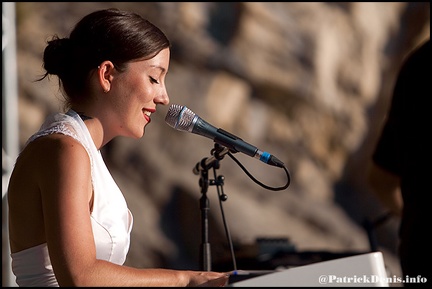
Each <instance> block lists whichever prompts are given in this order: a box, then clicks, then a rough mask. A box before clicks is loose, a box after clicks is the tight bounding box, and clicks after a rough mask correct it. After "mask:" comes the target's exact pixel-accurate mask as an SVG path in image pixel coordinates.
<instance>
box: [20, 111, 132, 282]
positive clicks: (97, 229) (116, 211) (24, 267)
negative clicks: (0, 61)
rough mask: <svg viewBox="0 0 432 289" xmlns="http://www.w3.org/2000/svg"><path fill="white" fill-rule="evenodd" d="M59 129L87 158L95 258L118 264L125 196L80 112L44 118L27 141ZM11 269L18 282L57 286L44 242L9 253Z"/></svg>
mask: <svg viewBox="0 0 432 289" xmlns="http://www.w3.org/2000/svg"><path fill="white" fill-rule="evenodd" d="M52 133H61V134H65V135H68V136H71V137H73V138H74V139H76V140H78V141H79V142H80V143H81V144H82V145H83V146H84V147H85V149H86V150H87V152H88V154H89V156H90V161H91V173H92V183H93V184H92V185H93V190H94V204H93V212H92V213H91V224H92V228H93V235H94V240H95V245H96V258H97V259H100V260H106V261H110V262H112V263H116V264H119V265H122V264H123V263H124V262H125V260H126V255H127V253H128V251H129V245H130V232H131V229H132V225H133V217H132V214H131V212H130V211H129V209H128V207H127V204H126V200H125V199H124V196H123V194H122V192H121V191H120V189H119V187H118V186H117V184H116V182H115V181H114V179H113V178H112V175H111V173H110V172H109V171H108V168H107V167H106V165H105V162H104V160H103V158H102V155H101V152H100V151H99V150H97V148H96V146H95V145H94V142H93V139H92V138H91V135H90V133H89V131H88V129H87V126H86V125H85V124H84V122H83V121H82V119H81V118H80V116H79V115H78V114H77V113H76V112H75V111H73V110H69V111H68V112H67V113H66V114H62V113H57V114H54V115H51V116H50V117H48V118H47V120H46V121H45V122H44V124H43V125H42V126H41V128H40V130H39V131H38V132H37V133H35V134H34V135H33V136H31V137H30V138H29V140H28V141H27V144H28V143H30V142H32V141H33V140H35V139H36V138H38V137H41V136H45V135H48V134H52ZM11 257H12V271H13V273H14V275H15V276H16V282H17V284H18V285H19V286H26V287H27V286H37V287H47V286H59V285H58V283H57V280H56V278H55V276H54V272H53V269H52V266H51V261H50V258H49V254H48V248H47V244H46V243H44V244H41V245H39V246H35V247H32V248H28V249H26V250H23V251H20V252H16V253H13V254H11Z"/></svg>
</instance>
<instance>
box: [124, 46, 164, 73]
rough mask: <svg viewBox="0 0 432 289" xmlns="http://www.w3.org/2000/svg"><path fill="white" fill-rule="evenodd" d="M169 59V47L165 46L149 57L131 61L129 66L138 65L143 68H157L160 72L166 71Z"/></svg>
mask: <svg viewBox="0 0 432 289" xmlns="http://www.w3.org/2000/svg"><path fill="white" fill-rule="evenodd" d="M169 61H170V50H169V48H165V49H163V50H161V51H160V52H159V53H158V54H156V55H155V56H154V57H152V58H150V59H144V60H138V61H134V62H131V63H130V65H131V67H134V66H135V67H137V68H138V67H139V68H141V69H142V68H145V69H157V70H160V71H161V72H167V71H168V67H169Z"/></svg>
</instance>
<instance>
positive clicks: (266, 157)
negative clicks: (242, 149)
mask: <svg viewBox="0 0 432 289" xmlns="http://www.w3.org/2000/svg"><path fill="white" fill-rule="evenodd" d="M270 156H271V155H270V154H269V153H268V152H263V153H262V155H261V157H260V161H262V162H265V163H268V161H269V159H270Z"/></svg>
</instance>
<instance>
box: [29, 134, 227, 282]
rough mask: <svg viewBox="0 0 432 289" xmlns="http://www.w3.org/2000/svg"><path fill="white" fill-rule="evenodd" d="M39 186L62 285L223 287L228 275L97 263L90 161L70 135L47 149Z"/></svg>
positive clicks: (51, 245)
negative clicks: (91, 219) (92, 217)
mask: <svg viewBox="0 0 432 289" xmlns="http://www.w3.org/2000/svg"><path fill="white" fill-rule="evenodd" d="M46 152H47V154H46V156H45V159H46V165H44V169H43V170H40V172H39V176H38V179H39V186H40V189H41V192H42V204H43V211H44V219H45V230H46V238H47V243H48V248H49V254H50V258H51V263H52V265H53V269H54V272H55V275H56V278H57V281H58V283H59V285H60V286H85V287H87V286H110V287H115V286H141V287H143V286H197V285H201V286H203V285H207V286H223V285H225V284H226V283H227V280H228V277H227V274H225V273H216V272H196V271H186V270H184V271H181V270H169V269H136V268H131V267H127V266H121V265H117V264H114V263H111V262H108V261H104V260H97V259H96V248H95V245H94V239H93V233H92V227H91V221H90V203H91V197H92V186H91V167H90V160H89V156H88V154H87V152H86V151H85V149H84V148H83V147H82V146H81V145H80V144H79V143H78V142H76V141H75V140H73V139H71V138H70V137H59V138H58V139H57V143H56V144H55V145H50V146H49V147H47V149H46Z"/></svg>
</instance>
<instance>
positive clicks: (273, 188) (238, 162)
mask: <svg viewBox="0 0 432 289" xmlns="http://www.w3.org/2000/svg"><path fill="white" fill-rule="evenodd" d="M228 155H229V156H230V158H232V159H233V160H234V161H235V162H236V163H237V165H238V166H239V167H240V168H241V169H242V170H243V171H244V172H245V173H246V174H247V175H248V176H249V177H250V178H251V179H252V180H253V181H254V182H255V183H257V184H258V185H260V186H261V187H263V188H265V189H267V190H271V191H282V190H285V189H286V188H288V187H289V185H290V184H291V175H290V172H289V171H288V169H287V168H286V167H285V166H283V167H282V168H283V169H284V171H285V173H286V174H287V179H288V180H287V183H286V184H285V185H284V186H282V187H270V186H267V185H265V184H263V183H262V182H260V181H258V180H257V179H256V178H255V177H254V176H252V174H251V173H249V172H248V170H247V169H246V168H245V167H244V166H243V165H242V164H241V163H240V161H239V160H238V159H236V158H235V157H234V155H233V154H232V153H231V152H228Z"/></svg>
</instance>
